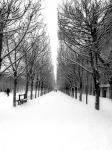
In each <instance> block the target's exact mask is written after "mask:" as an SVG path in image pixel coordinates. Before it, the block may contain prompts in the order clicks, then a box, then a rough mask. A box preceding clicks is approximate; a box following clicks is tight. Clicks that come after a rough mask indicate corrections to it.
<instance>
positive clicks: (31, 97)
mask: <svg viewBox="0 0 112 150" xmlns="http://www.w3.org/2000/svg"><path fill="white" fill-rule="evenodd" d="M30 99H31V100H32V99H33V79H32V80H31V95H30Z"/></svg>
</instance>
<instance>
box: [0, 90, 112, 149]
mask: <svg viewBox="0 0 112 150" xmlns="http://www.w3.org/2000/svg"><path fill="white" fill-rule="evenodd" d="M93 98H94V97H93V96H89V105H86V104H85V95H83V102H80V101H78V100H75V99H73V98H71V97H69V96H67V95H65V94H63V93H61V92H51V93H49V94H46V95H44V96H42V97H39V98H37V99H34V100H31V101H28V103H26V104H23V105H20V106H17V107H16V108H13V107H12V94H11V95H10V97H7V96H6V95H5V94H4V93H2V94H0V150H111V149H112V109H111V108H112V103H111V101H110V100H109V99H103V98H102V100H101V110H100V111H97V110H95V109H94V105H92V103H94V99H93Z"/></svg>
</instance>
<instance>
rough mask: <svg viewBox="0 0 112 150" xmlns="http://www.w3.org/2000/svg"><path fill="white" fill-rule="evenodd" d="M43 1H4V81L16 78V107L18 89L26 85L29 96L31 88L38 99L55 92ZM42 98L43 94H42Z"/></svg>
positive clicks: (0, 26) (0, 22)
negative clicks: (47, 93)
mask: <svg viewBox="0 0 112 150" xmlns="http://www.w3.org/2000/svg"><path fill="white" fill-rule="evenodd" d="M41 9H42V7H41V1H40V0H37V1H31V0H25V1H21V0H1V1H0V79H1V80H2V77H3V76H4V73H5V74H7V76H11V77H13V80H14V87H13V106H16V93H17V85H18V82H19V80H20V79H22V80H23V81H25V89H24V90H25V96H26V98H27V96H28V89H29V85H30V91H31V96H30V98H31V99H33V91H34V87H35V98H36V97H37V90H38V92H39V91H41V94H43V93H45V92H46V91H49V90H51V89H52V88H53V82H54V77H53V66H52V65H51V57H50V56H51V54H50V42H49V37H48V36H47V34H46V25H45V24H44V23H43V17H42V15H41ZM38 95H39V94H38Z"/></svg>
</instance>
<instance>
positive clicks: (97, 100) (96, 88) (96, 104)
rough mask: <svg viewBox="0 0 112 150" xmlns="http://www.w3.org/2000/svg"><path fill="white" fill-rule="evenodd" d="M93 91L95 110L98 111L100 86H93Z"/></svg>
mask: <svg viewBox="0 0 112 150" xmlns="http://www.w3.org/2000/svg"><path fill="white" fill-rule="evenodd" d="M95 91H96V102H95V108H96V109H97V110H99V109H100V86H99V84H96V85H95Z"/></svg>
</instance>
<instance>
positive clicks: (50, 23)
mask: <svg viewBox="0 0 112 150" xmlns="http://www.w3.org/2000/svg"><path fill="white" fill-rule="evenodd" d="M59 2H60V0H44V8H45V9H44V15H45V18H46V24H47V27H48V32H49V36H50V43H51V50H52V60H53V65H54V72H55V75H56V56H57V43H58V39H57V5H58V3H59Z"/></svg>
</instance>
